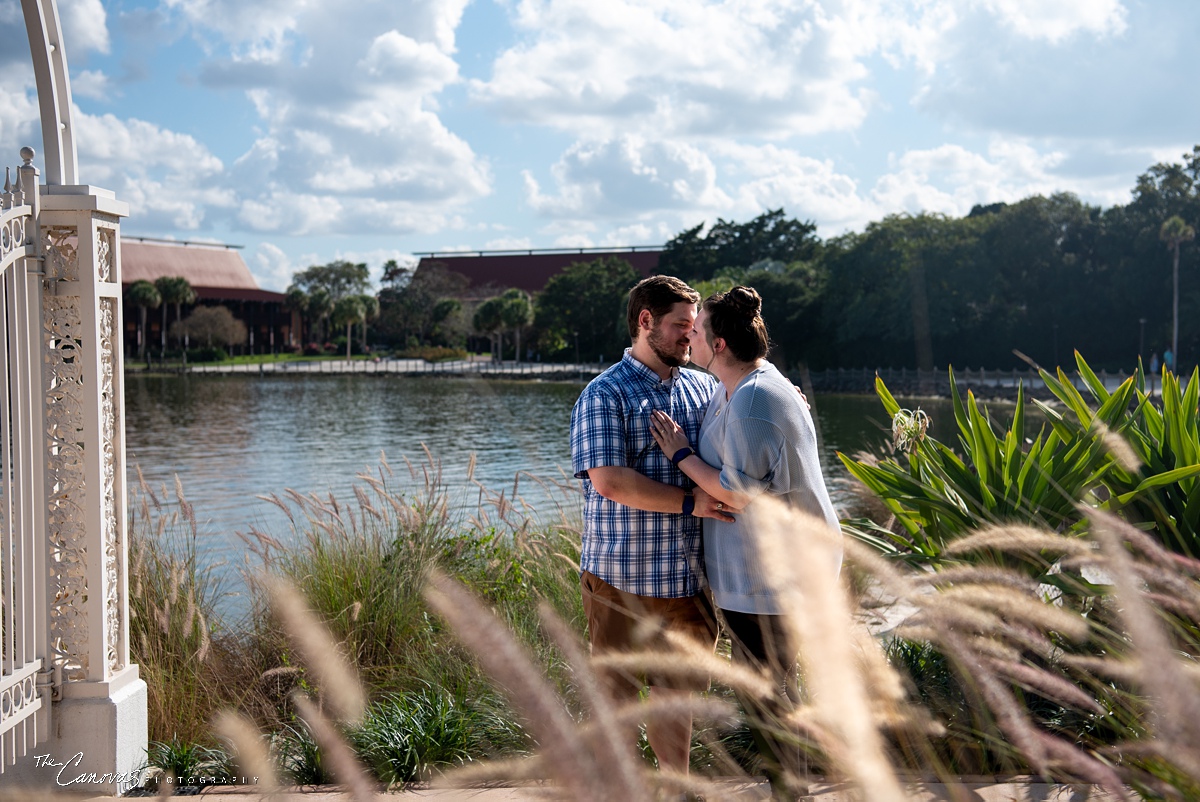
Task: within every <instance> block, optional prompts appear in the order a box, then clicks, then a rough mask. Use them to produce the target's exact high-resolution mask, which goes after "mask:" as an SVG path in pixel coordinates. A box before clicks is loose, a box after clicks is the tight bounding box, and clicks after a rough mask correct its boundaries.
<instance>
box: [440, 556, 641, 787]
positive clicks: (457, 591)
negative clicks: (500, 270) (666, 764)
mask: <svg viewBox="0 0 1200 802" xmlns="http://www.w3.org/2000/svg"><path fill="white" fill-rule="evenodd" d="M426 598H427V599H428V601H429V604H430V606H431V607H433V609H434V610H436V611H437V613H438V614H439V615H441V616H442V617H443V618H444V619H445V620H446V621H447V622H448V623H449V624H450V626H451V627H452V628H453V630H454V632H455V633H456V634H457V635H458V637H459V638H460V639H461V640H462V641H463V643H464V644H466V645H467V646H468V648H470V649H471V650H472V651H473V652H474V653H475V655H476V657H477V658H478V659H479V661H480V663H482V664H483V667H484V669H485V670H486V671H487V672H488V673H489V674H490V675H491V676H492V678H493V679H494V680H495V681H496V683H497V684H498V685H499V686H500V687H501V688H502V689H503V690H504V691H505V693H506V694H507V695H508V697H509V699H510V701H511V702H512V704H513V705H514V706H516V708H517V709H518V710H519V711H520V712H521V714H522V716H523V717H524V719H525V722H526V726H527V728H528V729H529V730H530V732H532V733H533V735H534V737H535V738H536V739H537V741H538V743H539V744H541V747H542V765H543V767H545V768H546V770H547V771H548V772H549V773H550V775H551V776H552V777H553V778H554V779H555V780H556V781H557V782H558V784H559V787H560V788H561V789H562V791H563V792H565V793H566V794H567V795H568V796H569V797H571V798H574V799H623V800H624V799H627V800H641V799H648V798H649V795H648V793H647V791H646V788H645V787H644V786H643V785H641V784H640V783H636V782H631V781H630V775H629V773H627V772H622V771H613V770H612V760H613V758H616V759H619V756H614V755H611V754H606V753H601V754H600V755H597V754H596V753H595V752H594V751H592V749H593V748H594V746H596V744H589V743H588V742H587V741H585V739H583V738H581V737H579V733H578V731H577V727H576V724H575V722H574V720H573V719H572V718H571V716H570V715H568V713H567V711H566V709H565V708H564V707H563V705H562V702H561V700H559V698H558V696H557V695H556V694H555V693H554V690H553V689H552V688H551V687H550V685H549V684H548V683H547V682H546V681H545V679H544V678H543V677H542V672H541V670H540V669H539V668H538V667H537V666H536V665H534V663H533V662H532V661H531V660H530V659H529V656H528V655H527V654H526V653H525V652H524V650H523V649H522V648H521V647H520V646H519V645H518V644H517V643H516V641H515V640H514V639H513V638H512V636H511V635H510V634H509V632H508V630H507V628H506V627H505V626H504V624H503V623H502V622H500V621H498V620H497V619H496V617H495V615H493V614H492V612H491V611H489V610H488V609H487V608H485V607H484V606H483V605H482V604H480V603H479V601H478V600H477V599H476V598H475V597H474V596H472V595H471V593H470V592H468V591H467V590H466V589H465V588H463V587H462V586H461V585H460V584H459V583H457V582H454V581H453V580H451V579H449V578H448V577H446V576H445V575H444V574H441V573H434V574H433V575H432V576H431V577H430V580H429V585H428V589H427V590H426ZM610 740H611V739H609V738H603V739H600V743H602V744H603V743H608V742H609V741H610ZM605 758H608V759H605Z"/></svg>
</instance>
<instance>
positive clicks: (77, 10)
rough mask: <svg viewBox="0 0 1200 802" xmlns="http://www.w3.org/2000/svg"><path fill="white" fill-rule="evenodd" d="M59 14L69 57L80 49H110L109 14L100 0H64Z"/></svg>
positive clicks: (96, 50)
mask: <svg viewBox="0 0 1200 802" xmlns="http://www.w3.org/2000/svg"><path fill="white" fill-rule="evenodd" d="M58 16H59V21H60V22H61V24H62V29H63V41H64V42H65V44H66V52H67V58H68V59H71V58H73V57H74V55H77V54H78V53H79V52H80V51H83V52H87V51H95V52H97V53H107V52H108V51H109V48H110V46H111V42H110V40H109V36H108V15H107V13H106V12H105V11H104V6H103V5H102V4H101V2H100V0H62V2H61V3H59V4H58Z"/></svg>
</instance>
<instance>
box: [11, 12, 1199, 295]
mask: <svg viewBox="0 0 1200 802" xmlns="http://www.w3.org/2000/svg"><path fill="white" fill-rule="evenodd" d="M58 8H59V14H60V16H61V18H62V24H63V37H64V47H65V50H66V54H67V61H68V64H69V69H70V75H71V88H72V92H73V99H74V106H75V108H74V111H73V117H74V123H75V129H76V144H77V148H78V151H79V180H80V181H81V182H82V183H86V184H91V185H94V186H99V187H103V188H106V189H110V190H113V191H114V192H116V194H117V197H118V198H119V199H121V200H123V201H125V202H127V203H128V204H129V207H130V216H129V217H128V218H127V219H126V220H125V221H124V222H123V224H122V233H123V235H124V236H146V237H160V238H173V239H180V240H190V241H214V242H223V243H230V244H236V245H240V246H243V248H244V250H243V251H242V255H243V258H244V259H245V261H246V263H247V265H248V266H249V267H250V270H251V272H253V273H254V275H255V277H256V278H257V279H258V281H259V284H260V286H262V287H263V288H264V289H272V290H280V291H282V290H283V289H285V288H286V287H287V285H288V284H289V283H290V280H291V276H292V274H293V273H294V272H295V271H297V270H301V269H304V268H306V267H308V266H310V265H314V264H325V263H327V262H330V261H333V260H335V259H347V260H350V261H354V262H366V263H367V264H368V265H369V266H370V267H371V269H372V271H373V275H375V276H378V275H379V273H380V269H381V267H382V265H383V263H384V262H385V261H386V260H388V259H397V260H399V261H401V262H404V261H406V260H411V259H412V255H413V254H414V253H420V252H426V251H441V250H484V249H486V250H496V249H511V248H521V249H524V248H574V247H609V246H630V245H661V244H662V243H664V242H666V241H667V240H668V239H669V238H670V237H672V236H674V235H675V234H677V233H679V232H680V231H682V230H684V229H687V228H691V227H693V226H696V225H698V224H701V223H706V224H709V225H711V224H712V223H713V222H715V221H716V220H717V219H718V218H721V219H725V220H732V221H737V222H743V221H746V220H749V219H751V218H753V217H755V216H757V215H759V214H761V213H763V212H764V211H767V210H769V209H777V208H783V209H784V211H785V212H786V214H787V215H788V216H789V217H794V218H798V219H801V220H812V221H813V222H815V223H816V224H817V226H818V231H819V233H820V235H821V236H822V237H831V236H836V235H839V234H842V233H845V232H848V231H861V230H862V229H863V228H864V227H865V226H866V225H867V224H868V223H869V222H871V221H873V220H879V219H881V218H882V217H884V216H885V215H888V214H895V213H905V212H907V213H919V212H924V211H927V212H940V213H944V214H948V215H963V214H966V213H967V212H968V211H970V209H971V207H972V206H973V205H975V204H979V203H983V204H986V203H994V202H997V201H1015V200H1019V199H1021V198H1024V197H1028V196H1030V195H1035V194H1050V193H1053V192H1060V191H1066V192H1073V193H1075V194H1077V195H1078V196H1079V197H1080V198H1082V199H1083V200H1084V201H1086V202H1089V203H1092V204H1096V205H1099V206H1103V207H1108V206H1112V205H1115V204H1120V203H1125V202H1127V201H1128V199H1129V197H1130V191H1131V189H1132V187H1133V185H1134V182H1135V180H1136V178H1137V176H1138V175H1139V174H1141V173H1143V172H1145V170H1146V169H1147V168H1148V167H1149V166H1151V165H1152V164H1155V163H1157V162H1162V161H1179V160H1180V157H1181V155H1182V154H1183V153H1184V152H1185V151H1190V150H1191V148H1192V146H1193V145H1195V144H1197V143H1200V103H1197V101H1196V98H1195V97H1193V93H1192V92H1190V91H1189V86H1190V83H1191V81H1192V79H1193V76H1194V73H1195V56H1194V54H1195V52H1196V47H1195V42H1196V39H1197V36H1198V34H1200V3H1196V2H1194V0H725V1H717V2H712V1H710V0H637V2H625V1H624V0H356V2H350V3H348V2H345V0H336V1H335V0H253V1H251V2H248V1H247V0H59V4H58ZM27 41H28V40H27V38H26V34H25V31H24V23H23V17H22V14H21V6H20V0H0V75H2V76H3V79H2V80H0V165H9V166H14V167H15V166H16V165H17V164H18V163H19V157H18V152H19V150H20V148H21V146H23V145H32V146H33V147H34V148H35V149H36V150H37V151H39V153H40V151H41V150H42V144H41V132H40V125H39V122H38V113H37V95H36V91H35V87H34V78H33V69H32V66H31V63H30V58H29V50H28V45H27ZM6 154H7V155H6Z"/></svg>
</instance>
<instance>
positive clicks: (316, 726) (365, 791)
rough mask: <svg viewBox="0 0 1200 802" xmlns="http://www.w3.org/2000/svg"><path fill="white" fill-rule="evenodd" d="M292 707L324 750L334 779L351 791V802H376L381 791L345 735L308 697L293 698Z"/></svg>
mask: <svg viewBox="0 0 1200 802" xmlns="http://www.w3.org/2000/svg"><path fill="white" fill-rule="evenodd" d="M292 703H293V704H294V705H295V706H296V712H297V713H299V714H300V718H302V719H304V723H305V724H306V725H307V726H308V731H309V732H311V733H312V736H313V739H314V740H315V741H316V742H317V744H318V745H319V746H320V747H321V751H322V754H323V756H324V758H325V759H326V760H327V761H328V762H329V768H330V771H331V772H332V774H333V776H334V777H335V778H336V779H337V780H338V781H339V782H340V783H342V784H343V785H345V786H346V787H347V789H348V790H349V791H350V797H351V799H354V800H355V802H374V801H375V795H376V792H377V791H378V790H379V789H378V788H377V785H376V783H375V782H374V781H372V780H371V777H370V774H369V773H368V772H367V770H366V768H364V767H363V765H362V763H360V762H359V761H358V758H357V757H355V756H354V752H353V750H351V748H350V745H349V744H348V743H347V742H346V738H345V737H344V736H343V734H342V733H341V732H339V731H338V729H337V727H335V726H334V724H333V722H331V721H330V720H329V719H327V718H326V717H325V716H324V715H323V714H322V713H321V710H320V708H318V707H317V706H316V705H315V704H313V703H312V701H311V700H310V699H309V698H308V697H307V696H305V695H303V694H301V693H299V692H297V693H295V694H293V695H292Z"/></svg>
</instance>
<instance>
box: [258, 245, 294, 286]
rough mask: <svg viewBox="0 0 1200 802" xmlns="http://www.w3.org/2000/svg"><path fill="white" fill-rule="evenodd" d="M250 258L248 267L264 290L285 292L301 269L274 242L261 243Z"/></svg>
mask: <svg viewBox="0 0 1200 802" xmlns="http://www.w3.org/2000/svg"><path fill="white" fill-rule="evenodd" d="M248 256H249V257H250V258H249V259H247V260H246V266H247V267H249V268H250V272H251V274H253V276H254V279H255V281H257V282H258V286H259V287H261V288H263V289H264V290H273V291H274V292H283V291H284V290H285V289H286V288H287V286H288V285H289V284H291V283H292V276H293V274H295V272H296V271H297V270H300V269H301V268H300V267H299V266H298V265H296V264H294V263H293V262H292V260H291V259H290V258H289V257H288V255H287V254H286V253H284V251H283V249H282V248H280V247H279V246H278V245H275V244H274V243H272V242H260V243H259V244H258V245H257V246H256V247H255V248H254V250H253V251H252V252H251V253H249V254H248Z"/></svg>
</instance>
